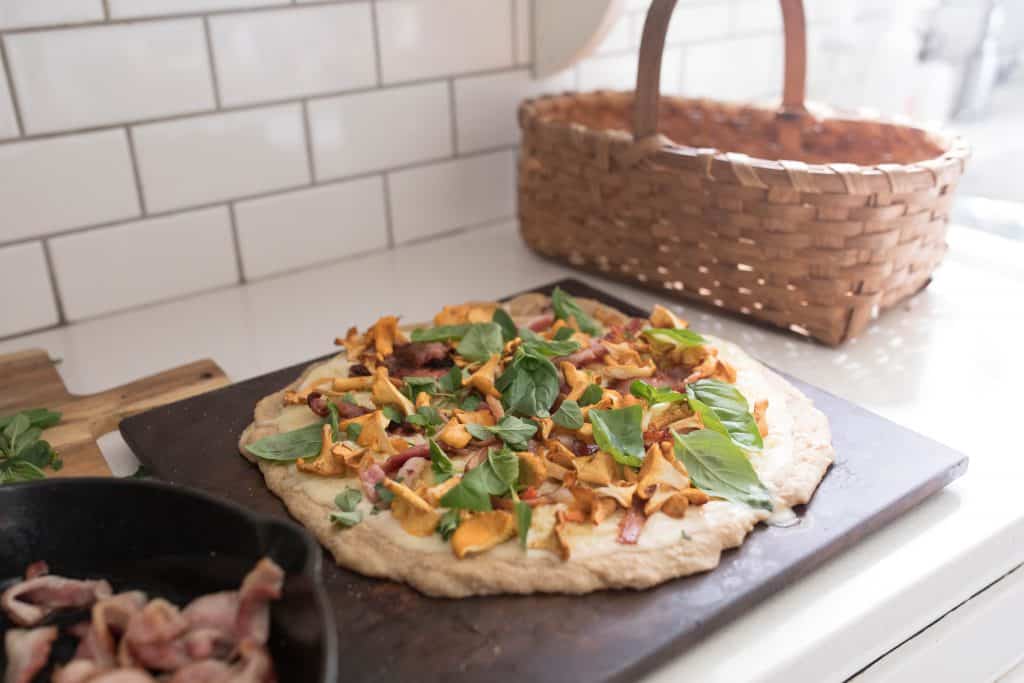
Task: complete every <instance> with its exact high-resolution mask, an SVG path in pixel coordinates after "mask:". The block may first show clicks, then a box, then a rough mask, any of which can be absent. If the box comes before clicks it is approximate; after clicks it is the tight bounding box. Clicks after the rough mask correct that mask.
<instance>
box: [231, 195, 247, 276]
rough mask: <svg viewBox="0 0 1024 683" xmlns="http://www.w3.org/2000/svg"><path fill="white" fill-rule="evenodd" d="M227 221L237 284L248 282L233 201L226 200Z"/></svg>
mask: <svg viewBox="0 0 1024 683" xmlns="http://www.w3.org/2000/svg"><path fill="white" fill-rule="evenodd" d="M228 222H229V223H231V244H232V246H233V247H234V249H235V267H236V268H237V269H238V284H240V285H244V284H245V283H246V282H248V278H247V277H246V276H245V265H244V262H243V261H242V240H241V239H240V238H239V236H238V218H237V217H236V216H235V202H228Z"/></svg>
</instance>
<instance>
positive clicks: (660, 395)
mask: <svg viewBox="0 0 1024 683" xmlns="http://www.w3.org/2000/svg"><path fill="white" fill-rule="evenodd" d="M629 393H631V394H633V395H634V396H636V397H637V398H642V399H643V400H645V401H647V403H648V404H649V405H652V406H653V405H654V404H655V403H679V402H680V401H685V400H686V395H685V394H681V393H679V392H678V391H673V390H672V389H663V388H661V387H653V386H651V385H650V384H648V383H647V382H642V381H640V380H638V379H637V380H633V383H632V384H630V385H629Z"/></svg>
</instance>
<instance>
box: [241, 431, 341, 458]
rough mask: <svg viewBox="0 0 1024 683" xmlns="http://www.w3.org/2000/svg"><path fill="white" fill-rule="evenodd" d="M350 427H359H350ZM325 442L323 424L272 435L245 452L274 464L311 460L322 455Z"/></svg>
mask: <svg viewBox="0 0 1024 683" xmlns="http://www.w3.org/2000/svg"><path fill="white" fill-rule="evenodd" d="M349 426H350V427H352V426H356V427H358V426H359V425H349ZM322 440H323V423H322V422H317V423H316V424H311V425H307V426H306V427H300V428H299V429H293V430H292V431H290V432H282V433H280V434H271V435H270V436H265V437H263V438H262V439H260V440H259V441H256V442H254V443H251V444H249V445H247V446H246V447H245V450H247V451H249V452H250V453H252V454H253V455H255V456H256V457H257V458H259V459H260V460H272V461H274V462H292V461H293V460H298V459H299V458H311V457H313V456H314V455H317V454H319V453H320V443H321V441H322Z"/></svg>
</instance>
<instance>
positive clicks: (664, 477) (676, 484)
mask: <svg viewBox="0 0 1024 683" xmlns="http://www.w3.org/2000/svg"><path fill="white" fill-rule="evenodd" d="M670 457H672V459H673V460H675V457H674V456H670ZM658 484H665V485H667V486H669V487H671V488H674V489H676V490H677V491H681V490H683V489H685V488H687V487H689V485H690V478H689V477H687V476H686V475H685V474H683V473H682V472H680V471H679V469H677V468H676V467H675V466H674V465H673V464H672V463H671V462H669V461H668V460H667V459H666V458H665V457H664V456H663V455H662V453H661V446H659V445H658V444H656V443H655V444H651V447H650V448H648V449H647V455H646V456H645V457H644V464H643V466H642V467H641V468H640V475H639V481H638V482H637V487H636V495H638V496H640V497H641V498H644V499H646V498H650V497H651V496H652V495H653V494H654V492H655V489H656V487H657V486H658Z"/></svg>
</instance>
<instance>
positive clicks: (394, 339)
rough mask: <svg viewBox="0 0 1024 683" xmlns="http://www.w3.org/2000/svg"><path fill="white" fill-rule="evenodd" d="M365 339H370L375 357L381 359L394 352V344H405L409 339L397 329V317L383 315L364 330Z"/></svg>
mask: <svg viewBox="0 0 1024 683" xmlns="http://www.w3.org/2000/svg"><path fill="white" fill-rule="evenodd" d="M366 336H367V339H369V340H370V341H372V343H373V348H374V350H376V351H377V359H378V360H383V359H384V358H386V357H387V356H390V355H391V354H392V353H394V352H395V344H405V343H407V342H408V341H409V340H408V338H406V336H405V334H403V333H402V331H401V330H399V329H398V318H397V317H396V316H393V315H385V316H383V317H382V318H380V320H378V321H377V322H375V323H374V324H373V325H372V326H371V327H370V329H368V330H367V331H366Z"/></svg>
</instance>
